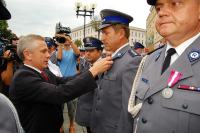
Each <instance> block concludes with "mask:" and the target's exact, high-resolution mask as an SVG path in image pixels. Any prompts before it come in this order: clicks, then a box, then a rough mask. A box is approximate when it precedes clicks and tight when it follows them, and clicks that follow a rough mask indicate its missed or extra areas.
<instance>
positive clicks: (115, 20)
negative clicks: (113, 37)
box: [99, 9, 133, 29]
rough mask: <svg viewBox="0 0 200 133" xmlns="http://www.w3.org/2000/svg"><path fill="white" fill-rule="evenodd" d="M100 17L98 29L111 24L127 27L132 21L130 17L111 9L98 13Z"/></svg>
mask: <svg viewBox="0 0 200 133" xmlns="http://www.w3.org/2000/svg"><path fill="white" fill-rule="evenodd" d="M100 15H101V19H102V22H101V25H100V27H99V29H103V28H105V27H108V26H111V25H113V24H124V25H126V26H129V23H130V22H132V21H133V17H131V16H130V15H128V14H125V13H122V12H119V11H116V10H112V9H104V10H102V11H101V12H100Z"/></svg>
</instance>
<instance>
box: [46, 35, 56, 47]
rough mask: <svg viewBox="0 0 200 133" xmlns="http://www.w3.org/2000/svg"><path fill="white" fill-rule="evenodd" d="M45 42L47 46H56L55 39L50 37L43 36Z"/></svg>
mask: <svg viewBox="0 0 200 133" xmlns="http://www.w3.org/2000/svg"><path fill="white" fill-rule="evenodd" d="M45 42H46V44H47V47H52V46H56V43H55V41H54V40H53V39H52V38H51V37H45Z"/></svg>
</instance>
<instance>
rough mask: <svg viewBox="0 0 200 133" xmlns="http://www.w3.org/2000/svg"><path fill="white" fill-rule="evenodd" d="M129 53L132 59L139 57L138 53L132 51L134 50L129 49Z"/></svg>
mask: <svg viewBox="0 0 200 133" xmlns="http://www.w3.org/2000/svg"><path fill="white" fill-rule="evenodd" d="M128 53H129V55H130V56H132V57H135V56H139V54H138V53H136V52H135V51H134V50H132V49H129V50H128Z"/></svg>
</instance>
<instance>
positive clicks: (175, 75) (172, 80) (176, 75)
mask: <svg viewBox="0 0 200 133" xmlns="http://www.w3.org/2000/svg"><path fill="white" fill-rule="evenodd" d="M181 77H182V74H181V73H180V72H178V71H176V70H172V71H171V72H170V76H169V78H168V80H167V83H168V84H167V85H168V87H166V88H165V89H163V90H162V96H163V97H164V98H167V99H168V98H171V97H172V96H173V93H174V90H173V89H172V87H173V86H174V85H175V84H176V83H177V82H178V81H179V80H180V78H181Z"/></svg>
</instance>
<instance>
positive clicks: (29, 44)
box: [17, 34, 44, 61]
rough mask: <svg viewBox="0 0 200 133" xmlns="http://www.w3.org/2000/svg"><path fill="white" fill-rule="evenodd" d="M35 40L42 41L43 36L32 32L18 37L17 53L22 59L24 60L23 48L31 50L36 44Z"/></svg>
mask: <svg viewBox="0 0 200 133" xmlns="http://www.w3.org/2000/svg"><path fill="white" fill-rule="evenodd" d="M35 41H44V37H42V36H40V35H34V34H30V35H27V36H22V37H20V39H19V43H18V45H17V54H18V56H19V58H20V59H21V60H22V61H24V54H23V52H24V50H25V49H28V50H30V51H31V50H33V49H34V48H35V47H36V46H37V45H36V43H35Z"/></svg>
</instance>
